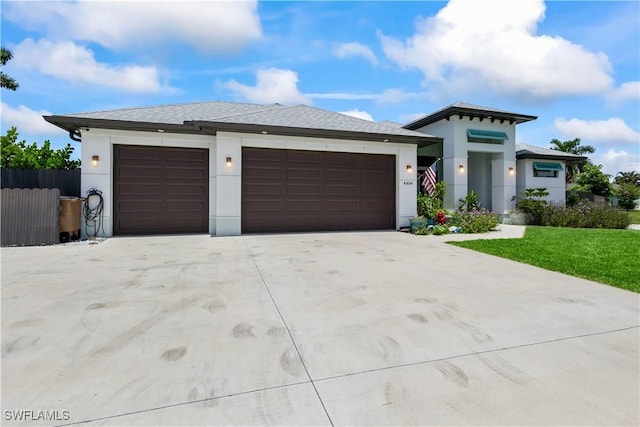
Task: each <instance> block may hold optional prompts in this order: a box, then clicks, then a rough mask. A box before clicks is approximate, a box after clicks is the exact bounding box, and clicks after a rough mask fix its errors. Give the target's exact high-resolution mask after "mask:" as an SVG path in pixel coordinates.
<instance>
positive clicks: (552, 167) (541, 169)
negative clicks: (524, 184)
mask: <svg viewBox="0 0 640 427" xmlns="http://www.w3.org/2000/svg"><path fill="white" fill-rule="evenodd" d="M561 170H563V169H562V165H561V164H560V163H542V162H533V176H535V177H536V178H557V177H558V172H559V171H561Z"/></svg>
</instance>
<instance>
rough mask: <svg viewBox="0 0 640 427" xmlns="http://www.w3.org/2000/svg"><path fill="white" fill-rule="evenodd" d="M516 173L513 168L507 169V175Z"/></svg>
mask: <svg viewBox="0 0 640 427" xmlns="http://www.w3.org/2000/svg"><path fill="white" fill-rule="evenodd" d="M515 172H516V170H515V169H514V168H513V167H510V168H509V175H513V174H514V173H515Z"/></svg>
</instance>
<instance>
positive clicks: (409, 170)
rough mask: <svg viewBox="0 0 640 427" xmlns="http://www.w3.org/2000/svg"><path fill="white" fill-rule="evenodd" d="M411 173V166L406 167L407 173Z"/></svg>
mask: <svg viewBox="0 0 640 427" xmlns="http://www.w3.org/2000/svg"><path fill="white" fill-rule="evenodd" d="M412 171H413V168H412V167H411V165H407V173H411V172H412Z"/></svg>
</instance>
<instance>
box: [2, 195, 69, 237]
mask: <svg viewBox="0 0 640 427" xmlns="http://www.w3.org/2000/svg"><path fill="white" fill-rule="evenodd" d="M1 196H2V197H1V198H0V204H1V205H2V206H1V214H2V218H1V223H0V227H1V228H0V236H1V238H0V240H1V243H2V246H12V245H18V246H36V245H52V244H55V243H59V241H60V233H59V232H60V223H59V221H60V189H58V188H34V189H9V188H3V189H2V192H1Z"/></svg>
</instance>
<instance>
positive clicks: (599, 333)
mask: <svg viewBox="0 0 640 427" xmlns="http://www.w3.org/2000/svg"><path fill="white" fill-rule="evenodd" d="M639 328H640V325H633V326H626V327H623V328H618V329H611V330H608V331H600V332H592V333H589V334H582V335H573V336H569V337H562V338H554V339H550V340H545V341H537V342H532V343H526V344H518V345H513V346H509V347H502V348H494V349H490V350H482V351H474V352H471V353H464V354H456V355H454V356H447V357H441V358H438V359H430V360H420V361H418V362H411V363H401V364H397V365H393V366H385V367H382V368H374V369H366V370H364V371H356V372H349V373H346V374H343V375H334V376H331V377H325V378H316V379H312V382H313V381H315V382H320V381H329V380H334V379H338V378H345V377H352V376H355V375H362V374H368V373H371V372H379V371H388V370H392V369H398V368H406V367H409V366H418V365H427V364H429V363H435V362H443V361H447V360H455V359H463V358H465V357H470V356H480V355H483V354H491V353H497V352H500V351H505V350H515V349H518V348H526V347H535V346H539V345H544V344H551V343H555V342H562V341H569V340H573V339H579V338H587V337H594V336H598V335H607V334H612V333H616V332H623V331H628V330H631V329H639Z"/></svg>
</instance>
